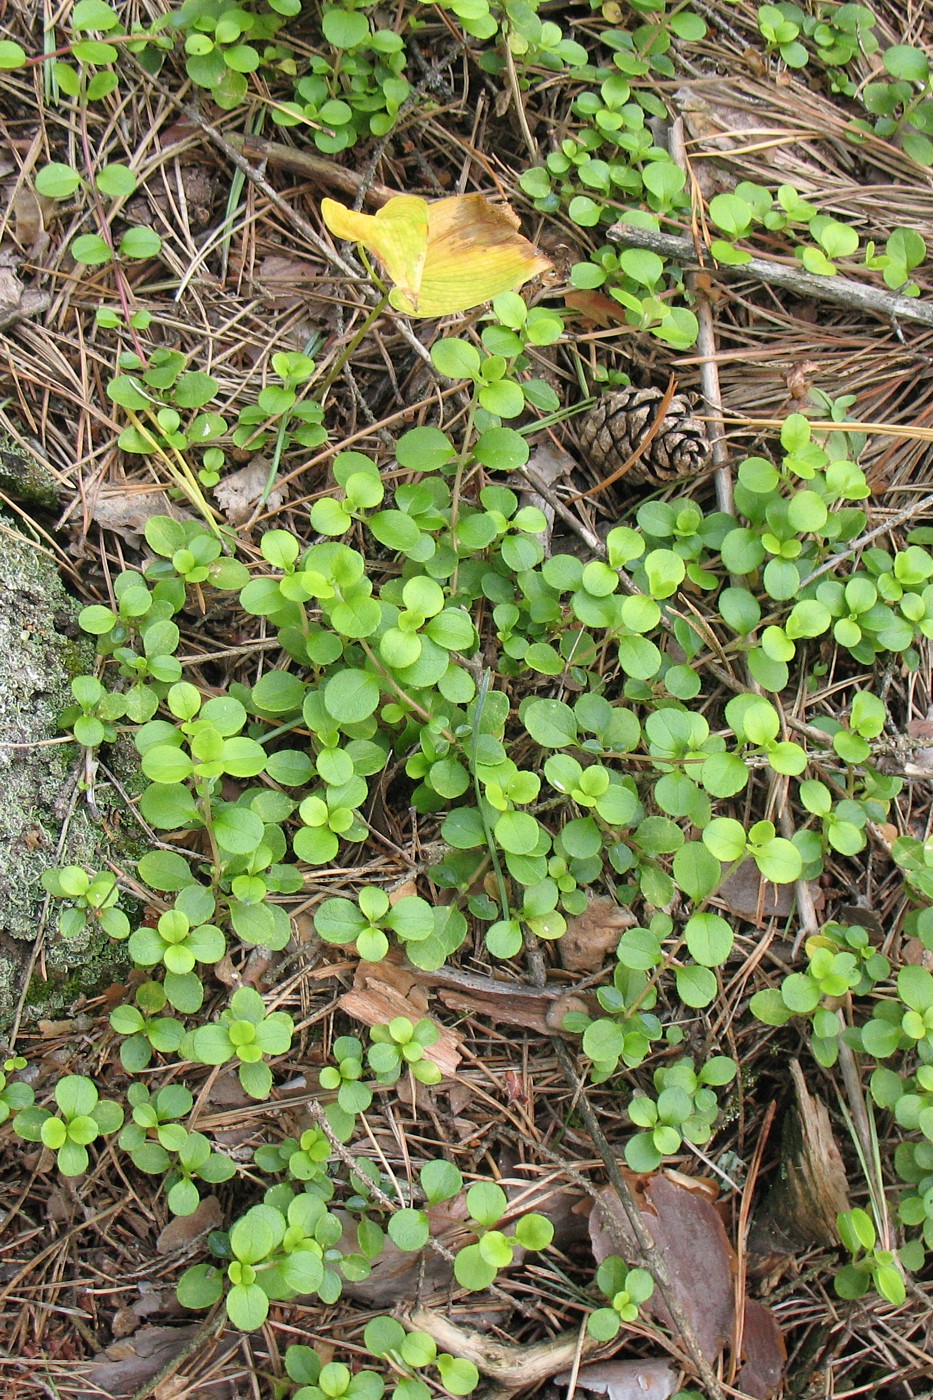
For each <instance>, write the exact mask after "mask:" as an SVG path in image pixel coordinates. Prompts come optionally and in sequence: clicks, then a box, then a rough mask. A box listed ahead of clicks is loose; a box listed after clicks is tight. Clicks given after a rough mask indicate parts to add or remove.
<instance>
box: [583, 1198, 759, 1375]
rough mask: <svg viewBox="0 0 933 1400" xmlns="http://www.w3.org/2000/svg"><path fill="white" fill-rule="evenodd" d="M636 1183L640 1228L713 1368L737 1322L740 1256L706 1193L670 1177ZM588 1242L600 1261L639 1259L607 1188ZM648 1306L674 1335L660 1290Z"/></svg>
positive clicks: (619, 1208)
mask: <svg viewBox="0 0 933 1400" xmlns="http://www.w3.org/2000/svg"><path fill="white" fill-rule="evenodd" d="M633 1183H634V1190H635V1191H636V1193H637V1194H636V1202H637V1204H638V1206H639V1210H640V1214H641V1219H642V1223H643V1224H644V1226H645V1228H646V1229H647V1230H648V1233H649V1234H650V1235H651V1238H652V1240H653V1241H654V1245H655V1248H656V1249H657V1251H658V1253H659V1255H660V1256H661V1259H662V1261H663V1263H664V1266H665V1268H666V1271H667V1276H668V1278H669V1279H670V1283H671V1291H672V1293H673V1295H674V1297H675V1298H676V1300H677V1302H678V1303H679V1304H680V1308H681V1310H682V1312H683V1314H684V1316H685V1318H686V1319H687V1322H688V1323H689V1325H690V1327H691V1328H692V1330H693V1333H694V1335H695V1337H696V1340H697V1343H698V1345H699V1347H700V1349H701V1350H702V1352H703V1354H704V1356H706V1357H707V1359H708V1360H709V1361H710V1362H711V1363H712V1362H714V1361H715V1360H716V1358H717V1357H718V1355H719V1353H720V1352H721V1351H722V1348H723V1347H724V1346H725V1344H726V1342H727V1341H728V1340H729V1338H730V1337H731V1336H732V1329H733V1326H734V1324H735V1267H736V1261H735V1251H734V1250H733V1248H732V1245H731V1244H730V1243H729V1240H728V1238H727V1236H726V1231H725V1227H724V1225H723V1223H722V1220H721V1218H720V1216H719V1213H718V1211H717V1210H716V1208H715V1206H714V1205H713V1204H712V1203H711V1202H710V1201H709V1200H708V1199H707V1198H706V1197H705V1196H704V1195H701V1194H700V1193H699V1192H696V1191H688V1190H685V1189H684V1187H683V1186H679V1185H678V1184H677V1183H676V1182H674V1181H672V1180H671V1179H670V1177H669V1176H667V1175H666V1173H664V1172H657V1173H655V1174H654V1175H653V1176H649V1177H636V1178H633ZM607 1216H608V1220H607ZM590 1239H591V1242H592V1246H593V1254H594V1256H595V1258H596V1262H597V1263H602V1261H603V1260H604V1259H605V1258H606V1257H607V1256H608V1255H610V1254H619V1253H624V1254H625V1256H626V1257H628V1258H631V1257H633V1256H637V1254H638V1246H637V1243H636V1240H635V1237H634V1234H633V1232H632V1229H631V1226H630V1225H629V1223H628V1219H627V1217H626V1214H625V1211H624V1210H623V1208H622V1203H621V1201H620V1200H619V1198H618V1196H617V1195H616V1193H615V1191H614V1190H612V1189H611V1188H609V1187H607V1188H606V1189H605V1190H603V1191H601V1192H600V1193H599V1199H598V1201H597V1202H596V1203H595V1204H594V1206H593V1210H592V1212H591V1214H590ZM620 1242H621V1243H622V1244H623V1249H620V1247H619V1246H620ZM645 1308H646V1311H648V1312H650V1313H651V1314H652V1315H653V1316H654V1317H655V1318H657V1320H658V1321H659V1322H662V1323H663V1324H664V1325H665V1326H666V1327H670V1328H672V1330H674V1331H675V1332H676V1328H674V1325H673V1319H672V1318H671V1315H670V1312H669V1311H668V1308H667V1305H666V1304H665V1302H664V1298H663V1296H662V1294H661V1291H660V1289H655V1291H654V1293H653V1295H652V1297H651V1298H650V1299H649V1301H648V1302H647V1303H646V1304H645Z"/></svg>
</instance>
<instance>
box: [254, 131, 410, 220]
mask: <svg viewBox="0 0 933 1400" xmlns="http://www.w3.org/2000/svg"><path fill="white" fill-rule="evenodd" d="M227 140H228V141H229V142H230V145H231V146H232V147H233V149H234V150H235V151H239V152H240V154H241V155H243V156H246V157H247V158H248V159H252V160H264V161H266V162H267V164H269V165H274V166H275V167H276V168H277V169H279V170H290V171H291V172H292V174H293V175H304V176H306V177H307V178H308V179H309V180H314V181H316V182H317V183H318V184H320V185H327V186H329V187H330V188H331V189H335V190H342V191H343V193H344V194H349V195H353V196H354V197H355V196H356V195H358V194H359V192H360V190H363V203H364V204H374V205H376V206H380V205H383V204H385V202H386V200H389V199H393V198H394V197H395V196H396V195H397V194H398V193H399V191H398V190H392V189H389V186H388V185H380V184H378V183H376V182H374V183H372V184H370V185H368V186H364V182H363V176H362V175H361V174H360V173H359V171H357V170H347V169H346V168H345V167H344V166H342V165H337V164H336V163H335V162H334V161H332V160H327V158H326V157H325V156H316V155H314V154H313V153H312V152H311V151H302V150H299V149H298V147H297V146H286V145H285V144H284V142H282V141H266V140H264V139H263V137H261V136H239V135H237V134H236V133H234V132H230V131H228V132H227Z"/></svg>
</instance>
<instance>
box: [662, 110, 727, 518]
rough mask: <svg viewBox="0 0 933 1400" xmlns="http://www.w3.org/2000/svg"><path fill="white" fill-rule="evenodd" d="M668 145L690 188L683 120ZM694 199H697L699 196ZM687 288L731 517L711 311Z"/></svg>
mask: <svg viewBox="0 0 933 1400" xmlns="http://www.w3.org/2000/svg"><path fill="white" fill-rule="evenodd" d="M669 145H670V149H671V155H672V156H673V157H674V159H675V160H676V162H677V164H678V165H679V166H680V168H681V170H682V171H683V172H684V174H685V175H686V176H687V179H688V180H690V181H691V184H692V183H693V172H692V170H691V169H690V162H689V160H688V159H687V150H686V146H685V145H684V122H683V117H678V118H677V120H676V121H675V122H674V124H673V126H672V127H671V131H670V139H669ZM697 197H698V198H699V196H697ZM701 207H702V201H701ZM688 285H689V286H690V289H691V291H692V292H693V293H694V295H695V296H696V299H697V323H698V325H699V328H700V330H699V335H698V336H697V349H698V350H699V352H700V354H701V355H702V357H703V358H702V362H701V364H700V385H701V387H702V389H703V399H704V402H705V403H706V412H707V414H708V415H709V419H710V427H711V428H712V429H713V431H712V432H711V433H710V438H711V443H710V449H711V454H712V458H713V465H714V466H715V468H716V478H715V479H716V504H717V506H718V507H719V509H720V510H721V511H722V512H723V514H724V515H734V514H735V505H734V502H733V499H732V472H731V471H730V470H729V454H728V452H727V451H726V437H725V428H724V425H723V421H722V392H721V390H720V387H719V367H718V365H717V364H716V350H717V346H716V328H715V326H714V324H713V308H712V306H711V304H710V299H709V297H708V296H707V295H706V294H705V292H703V291H702V289H700V288H698V287H697V285H696V277H695V276H694V275H693V274H691V275H690V277H689V279H688Z"/></svg>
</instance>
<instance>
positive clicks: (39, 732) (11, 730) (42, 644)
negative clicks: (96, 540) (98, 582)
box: [0, 520, 115, 1026]
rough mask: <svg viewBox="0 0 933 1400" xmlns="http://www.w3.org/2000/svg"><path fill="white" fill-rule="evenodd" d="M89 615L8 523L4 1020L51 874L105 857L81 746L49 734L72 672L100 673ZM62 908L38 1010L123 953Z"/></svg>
mask: <svg viewBox="0 0 933 1400" xmlns="http://www.w3.org/2000/svg"><path fill="white" fill-rule="evenodd" d="M77 612H78V608H77V605H76V604H75V602H74V600H73V599H72V598H71V597H70V596H69V595H68V594H67V593H66V592H65V589H64V587H63V586H62V583H61V580H60V578H59V576H58V572H57V570H56V568H55V565H54V563H53V561H52V560H51V559H50V558H49V557H48V556H47V555H46V554H45V553H44V552H42V551H41V550H40V549H39V548H38V547H37V546H35V545H33V544H32V543H30V541H28V540H27V539H25V538H24V537H23V536H22V535H19V534H18V533H17V532H16V529H15V527H14V525H13V524H12V523H11V522H7V521H3V520H0V744H2V747H0V1026H2V1025H3V1024H5V1023H8V1022H9V1020H10V1018H11V1017H12V1015H13V1012H14V1010H15V1008H16V1004H17V1001H18V999H19V996H20V994H21V989H22V983H23V978H24V975H25V973H26V970H27V968H28V966H29V962H30V958H31V954H32V951H33V947H34V945H35V940H36V938H37V936H38V934H39V929H40V917H41V911H42V905H43V902H44V899H45V891H44V889H43V887H42V883H41V877H42V872H43V870H45V869H47V868H48V867H49V866H51V865H65V864H70V865H83V866H85V867H86V868H88V869H99V868H102V867H103V864H104V859H103V851H104V850H105V849H106V847H107V841H106V838H105V834H104V827H103V826H102V825H101V824H100V819H99V817H98V816H96V815H95V814H93V813H92V811H91V809H90V807H89V805H88V803H87V801H86V798H85V794H84V793H83V792H82V791H81V784H80V778H81V773H80V771H79V769H80V767H81V751H80V750H79V749H78V747H77V746H76V745H74V744H62V743H55V744H50V743H48V742H47V741H48V740H50V739H56V738H60V737H61V731H60V730H59V727H58V720H59V716H60V715H61V712H62V710H64V709H65V707H66V706H67V705H68V704H69V702H70V701H71V699H72V696H71V690H70V681H71V679H72V677H73V676H74V675H76V674H78V673H79V672H81V671H90V670H93V665H94V653H93V648H92V646H91V645H90V643H89V642H87V641H84V640H78V641H76V640H74V639H73V637H72V636H71V635H68V634H70V633H76V632H77V627H76V625H75V619H76V616H77ZM63 831H64V839H63V844H62V847H61V851H59V842H60V841H62V832H63ZM57 912H58V911H57V908H56V907H55V903H54V901H53V905H52V908H51V909H50V910H49V919H48V922H47V927H46V929H45V932H44V941H43V947H42V956H41V958H40V959H39V960H38V961H37V964H36V971H35V972H34V974H33V977H32V979H31V982H30V993H29V999H28V1000H29V1004H28V1005H27V1008H26V1011H27V1015H29V1014H33V1015H35V1014H37V1013H40V1014H43V1015H47V1014H48V1013H49V1011H54V1010H58V1009H60V1008H61V1007H62V1006H64V1005H66V1004H67V1003H68V1002H70V1001H73V1000H74V998H75V997H76V996H77V995H79V994H80V993H81V992H88V991H91V990H93V988H94V986H95V984H96V983H99V981H100V977H101V974H102V972H103V970H104V967H103V964H106V963H107V962H113V961H115V959H114V958H113V957H112V952H111V949H110V948H109V946H107V940H105V939H104V940H102V939H100V938H99V937H98V936H97V935H96V934H95V935H94V936H93V937H92V938H84V939H83V940H75V941H74V942H66V941H65V940H63V939H62V938H61V937H60V935H59V933H58V929H57Z"/></svg>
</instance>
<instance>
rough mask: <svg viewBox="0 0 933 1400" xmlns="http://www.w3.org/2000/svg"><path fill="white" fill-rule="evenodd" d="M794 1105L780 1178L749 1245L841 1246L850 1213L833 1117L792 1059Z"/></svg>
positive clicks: (789, 1112) (789, 1247) (786, 1130)
mask: <svg viewBox="0 0 933 1400" xmlns="http://www.w3.org/2000/svg"><path fill="white" fill-rule="evenodd" d="M790 1072H791V1077H792V1078H793V1081H794V1101H793V1103H792V1104H791V1105H790V1107H789V1108H788V1110H787V1113H786V1114H785V1116H784V1126H783V1140H782V1146H781V1174H780V1177H779V1179H778V1180H777V1182H776V1183H775V1185H774V1187H773V1188H772V1190H771V1192H770V1194H769V1195H768V1197H767V1198H766V1200H765V1202H764V1205H763V1207H762V1210H761V1213H760V1214H759V1216H758V1217H757V1219H756V1220H755V1223H754V1225H753V1227H752V1235H751V1238H750V1241H749V1243H750V1246H751V1247H752V1248H754V1249H756V1250H758V1251H761V1250H765V1251H767V1250H771V1249H776V1250H781V1249H782V1247H783V1248H784V1249H786V1250H793V1249H795V1248H799V1247H800V1246H801V1245H807V1246H809V1245H814V1244H820V1245H825V1246H827V1247H831V1246H833V1245H836V1244H838V1242H839V1240H838V1235H837V1232H836V1216H837V1214H839V1213H840V1212H841V1211H844V1210H848V1209H849V1197H848V1191H847V1183H846V1172H845V1167H844V1165H843V1161H842V1157H841V1155H840V1153H839V1148H838V1147H837V1145H836V1139H835V1137H834V1135H833V1129H832V1124H831V1123H830V1121H829V1113H828V1112H827V1110H826V1105H825V1104H824V1103H823V1102H822V1100H821V1099H818V1098H816V1097H815V1096H814V1095H813V1094H811V1093H810V1091H809V1090H808V1088H807V1085H806V1082H805V1080H804V1077H803V1070H802V1069H801V1068H800V1065H799V1063H798V1061H797V1060H791V1064H790Z"/></svg>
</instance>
